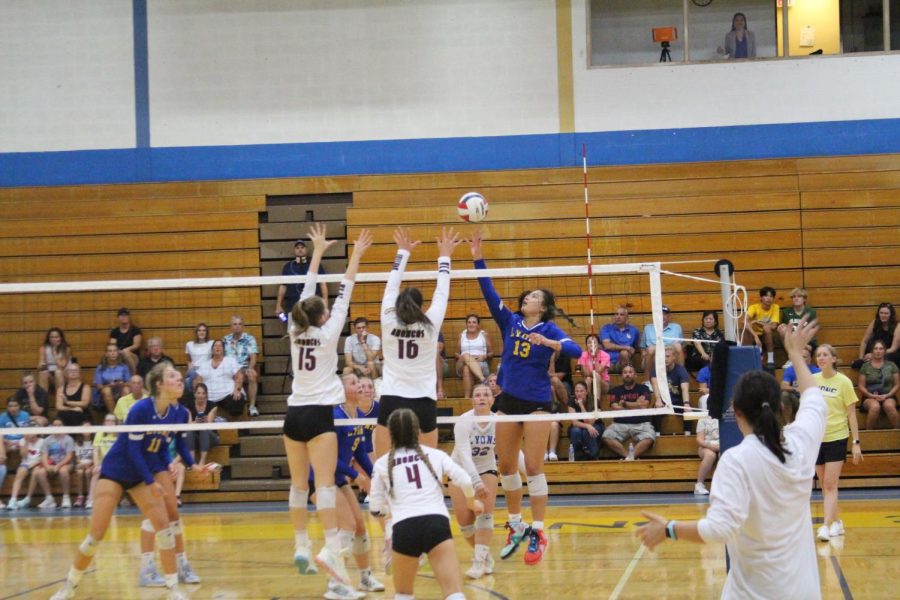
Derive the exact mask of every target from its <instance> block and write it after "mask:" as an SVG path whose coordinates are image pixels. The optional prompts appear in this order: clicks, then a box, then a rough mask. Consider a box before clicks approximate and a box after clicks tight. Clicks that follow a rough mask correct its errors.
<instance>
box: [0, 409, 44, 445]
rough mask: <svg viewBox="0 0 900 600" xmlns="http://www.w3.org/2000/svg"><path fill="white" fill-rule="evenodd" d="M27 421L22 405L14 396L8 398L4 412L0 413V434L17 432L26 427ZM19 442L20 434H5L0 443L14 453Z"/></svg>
mask: <svg viewBox="0 0 900 600" xmlns="http://www.w3.org/2000/svg"><path fill="white" fill-rule="evenodd" d="M29 421H30V419H29V417H28V413H27V412H25V411H24V410H22V403H21V402H19V400H18V398H16V397H15V396H10V397H9V400H7V401H6V410H5V411H4V412H3V413H0V433H2V432H5V431H7V430H14V431H18V430H19V429H20V428H23V427H28V423H29ZM35 424H36V423H35ZM21 440H22V434H21V433H15V434H12V433H5V434H4V435H3V439H2V443H3V444H4V445H5V446H6V449H7V450H8V451H12V452H16V451H18V449H19V442H20V441H21Z"/></svg>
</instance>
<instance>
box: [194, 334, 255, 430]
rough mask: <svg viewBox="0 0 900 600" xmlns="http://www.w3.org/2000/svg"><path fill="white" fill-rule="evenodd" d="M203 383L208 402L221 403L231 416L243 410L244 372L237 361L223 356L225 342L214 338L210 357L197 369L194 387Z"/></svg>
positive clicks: (216, 404)
mask: <svg viewBox="0 0 900 600" xmlns="http://www.w3.org/2000/svg"><path fill="white" fill-rule="evenodd" d="M201 383H205V384H206V388H207V390H208V392H209V402H210V404H212V405H213V406H219V405H221V406H222V408H224V409H225V410H226V411H228V414H230V415H231V416H233V417H236V416H239V415H241V414H243V412H244V403H245V402H246V400H247V397H246V395H245V394H244V373H243V371H242V370H241V366H240V365H239V364H238V362H237V361H236V360H235V359H234V358H232V357H230V356H225V343H224V342H223V341H222V340H216V341H215V342H213V346H212V357H211V358H210V359H209V360H208V361H207V362H205V363H203V364H202V365H200V367H199V368H198V369H197V376H196V377H195V378H194V387H195V388H196V387H197V386H198V385H199V384H201Z"/></svg>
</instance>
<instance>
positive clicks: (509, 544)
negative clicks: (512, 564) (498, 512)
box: [500, 521, 531, 560]
mask: <svg viewBox="0 0 900 600" xmlns="http://www.w3.org/2000/svg"><path fill="white" fill-rule="evenodd" d="M506 528H507V529H508V530H509V533H507V534H506V545H505V546H504V547H503V550H501V551H500V558H501V559H503V560H506V559H507V558H509V557H510V556H512V555H513V553H514V552H515V551H516V549H518V547H519V544H521V543H522V540H524V539H525V537H526V536H528V535H529V534H530V533H531V527H529V526H528V525H526V524H525V523H522V522H521V521H520V522H518V523H515V524H510V523H509V522H507V523H506Z"/></svg>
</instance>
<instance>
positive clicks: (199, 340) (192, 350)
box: [184, 323, 212, 390]
mask: <svg viewBox="0 0 900 600" xmlns="http://www.w3.org/2000/svg"><path fill="white" fill-rule="evenodd" d="M184 354H185V356H186V357H187V371H186V372H185V374H184V389H185V390H192V389H193V388H194V386H193V383H194V376H195V375H196V374H197V367H198V366H199V365H200V364H202V363H204V362H206V361H208V360H209V357H210V356H211V355H212V340H211V339H209V327H207V325H206V323H197V327H196V328H194V339H193V340H191V341H190V342H188V343H186V344H185V345H184Z"/></svg>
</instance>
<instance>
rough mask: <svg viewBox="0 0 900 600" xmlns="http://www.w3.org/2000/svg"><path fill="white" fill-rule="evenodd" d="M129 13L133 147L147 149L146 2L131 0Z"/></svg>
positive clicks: (148, 107) (148, 100)
mask: <svg viewBox="0 0 900 600" xmlns="http://www.w3.org/2000/svg"><path fill="white" fill-rule="evenodd" d="M131 12H132V22H133V28H134V125H135V145H136V146H137V147H138V148H149V147H150V59H149V56H148V46H147V0H131ZM148 175H149V173H148Z"/></svg>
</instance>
